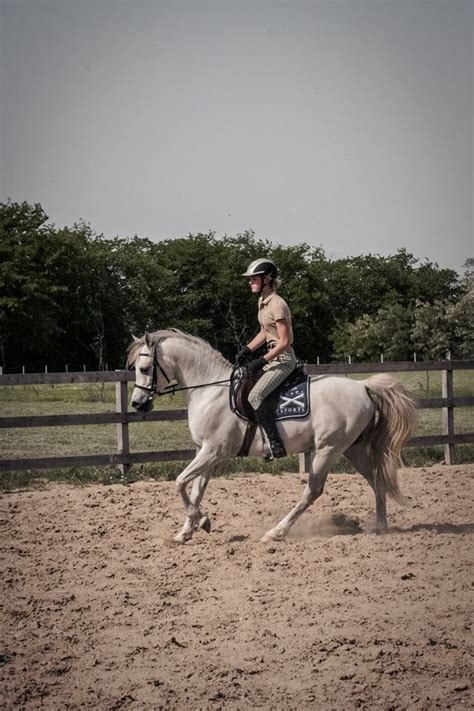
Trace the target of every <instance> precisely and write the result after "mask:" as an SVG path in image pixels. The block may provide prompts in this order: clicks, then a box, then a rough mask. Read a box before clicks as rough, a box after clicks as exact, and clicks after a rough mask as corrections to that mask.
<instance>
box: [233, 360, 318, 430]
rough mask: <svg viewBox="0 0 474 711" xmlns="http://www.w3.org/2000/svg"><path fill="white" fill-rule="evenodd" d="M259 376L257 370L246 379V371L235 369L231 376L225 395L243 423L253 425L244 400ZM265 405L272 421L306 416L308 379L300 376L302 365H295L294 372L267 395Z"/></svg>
mask: <svg viewBox="0 0 474 711" xmlns="http://www.w3.org/2000/svg"><path fill="white" fill-rule="evenodd" d="M263 372H264V371H263V370H260V371H258V372H257V373H255V374H254V375H250V376H249V375H248V374H247V370H246V369H244V368H236V369H235V370H234V371H233V373H232V376H231V381H230V391H229V394H230V408H231V410H232V412H234V413H235V414H236V415H238V416H239V417H240V418H241V419H243V420H248V421H249V422H256V421H257V420H256V418H255V413H254V411H253V408H252V406H251V405H250V404H249V401H248V396H249V394H250V391H251V390H252V388H253V386H254V385H255V384H256V382H257V381H258V380H259V378H261V376H262V375H263ZM267 402H268V403H270V404H271V405H272V407H273V408H274V411H275V420H285V419H290V418H293V417H306V415H308V414H309V409H310V404H309V403H310V400H309V376H308V375H306V373H305V372H304V369H303V366H302V365H297V366H296V368H295V369H294V371H293V372H292V373H290V375H289V376H288V377H287V378H286V379H285V380H284V381H283V382H282V383H281V384H280V385H279V386H278V387H277V388H275V390H274V391H273V392H272V393H270V395H269V396H268V397H267Z"/></svg>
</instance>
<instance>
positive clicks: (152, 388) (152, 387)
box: [134, 353, 230, 400]
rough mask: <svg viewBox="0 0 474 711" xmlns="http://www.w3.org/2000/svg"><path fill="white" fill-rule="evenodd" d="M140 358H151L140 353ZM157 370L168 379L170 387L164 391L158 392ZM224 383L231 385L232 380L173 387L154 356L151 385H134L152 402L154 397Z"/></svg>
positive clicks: (146, 354)
mask: <svg viewBox="0 0 474 711" xmlns="http://www.w3.org/2000/svg"><path fill="white" fill-rule="evenodd" d="M138 355H139V356H141V355H143V356H147V357H148V358H149V357H150V354H149V353H139V354H138ZM157 370H160V372H161V373H162V374H163V375H164V377H165V378H166V380H167V382H168V385H165V387H164V388H163V390H161V391H158V390H157V389H156V381H157ZM223 383H230V378H226V380H215V381H214V382H213V383H203V384H202V385H187V386H182V385H178V384H176V385H172V383H171V380H170V378H169V377H168V376H167V374H166V372H165V370H164V369H163V367H162V365H161V364H160V362H159V360H158V358H157V357H156V355H155V354H153V373H152V379H151V385H150V386H147V385H138V384H137V383H134V387H136V388H138V389H139V390H144V391H145V392H147V393H149V395H150V400H151V398H152V397H153V395H158V396H161V395H174V394H175V393H176V392H180V391H181V390H196V389H197V388H207V387H209V386H210V385H222V384H223Z"/></svg>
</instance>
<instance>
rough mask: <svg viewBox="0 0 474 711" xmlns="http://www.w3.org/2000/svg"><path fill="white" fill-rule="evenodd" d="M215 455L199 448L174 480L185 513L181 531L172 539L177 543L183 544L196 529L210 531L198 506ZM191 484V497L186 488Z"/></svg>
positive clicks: (207, 522)
mask: <svg viewBox="0 0 474 711" xmlns="http://www.w3.org/2000/svg"><path fill="white" fill-rule="evenodd" d="M216 461H217V457H216V455H215V453H213V452H210V451H209V450H207V449H206V448H205V447H203V448H201V449H200V450H199V452H198V453H197V454H196V456H195V457H194V459H193V461H192V462H191V463H190V464H189V465H188V466H187V467H186V469H184V471H182V472H181V474H180V475H179V476H178V478H177V479H176V487H177V489H178V492H179V495H180V496H181V500H182V502H183V506H184V510H185V512H186V519H185V521H184V524H183V527H182V529H181V531H180V532H179V533H178V534H177V535H176V536H175V537H174V540H175V541H176V542H177V543H185V542H186V541H188V540H189V539H190V538H191V537H192V535H193V533H194V532H195V531H196V530H197V529H198V528H204V530H206V531H209V530H210V523H209V519H208V518H207V516H203V515H202V513H201V511H200V510H199V504H200V503H201V500H202V497H203V496H204V492H205V490H206V486H207V483H208V481H209V477H210V475H211V471H212V468H213V467H214V465H215V464H216ZM191 481H192V482H193V487H192V491H191V496H189V495H188V492H187V486H188V484H189V483H190V482H191Z"/></svg>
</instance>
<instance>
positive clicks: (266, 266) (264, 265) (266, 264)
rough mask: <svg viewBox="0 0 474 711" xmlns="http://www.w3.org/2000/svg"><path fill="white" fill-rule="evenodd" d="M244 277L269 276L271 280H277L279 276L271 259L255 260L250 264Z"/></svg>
mask: <svg viewBox="0 0 474 711" xmlns="http://www.w3.org/2000/svg"><path fill="white" fill-rule="evenodd" d="M242 276H244V277H251V276H262V277H263V276H269V277H270V278H271V279H276V278H277V276H278V269H277V268H276V266H275V264H274V263H273V262H272V261H271V259H254V261H253V262H252V263H251V264H249V266H248V267H247V271H246V272H245V274H242Z"/></svg>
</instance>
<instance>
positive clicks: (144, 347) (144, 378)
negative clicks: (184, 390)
mask: <svg viewBox="0 0 474 711" xmlns="http://www.w3.org/2000/svg"><path fill="white" fill-rule="evenodd" d="M127 365H129V366H134V367H135V387H134V388H133V392H132V401H131V404H132V407H134V408H135V410H137V411H138V412H148V411H149V410H152V409H153V396H154V395H156V394H158V393H160V392H161V390H163V388H165V387H166V385H169V383H170V382H171V380H170V378H169V377H168V375H167V373H166V371H165V370H164V369H163V366H162V365H161V362H160V359H159V354H158V344H157V343H156V342H155V341H154V340H153V338H152V337H151V336H150V334H149V333H148V332H145V335H144V336H143V338H136V337H135V336H134V337H133V343H132V344H131V345H130V346H129V348H128V358H127Z"/></svg>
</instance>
